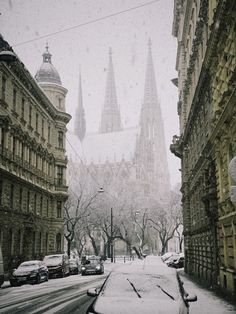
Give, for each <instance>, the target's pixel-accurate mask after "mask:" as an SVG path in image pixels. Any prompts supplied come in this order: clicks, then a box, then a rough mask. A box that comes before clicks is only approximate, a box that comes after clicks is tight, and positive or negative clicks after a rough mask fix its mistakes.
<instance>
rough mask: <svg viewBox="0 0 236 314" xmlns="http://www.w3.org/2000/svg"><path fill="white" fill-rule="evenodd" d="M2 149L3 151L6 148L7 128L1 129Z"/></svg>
mask: <svg viewBox="0 0 236 314" xmlns="http://www.w3.org/2000/svg"><path fill="white" fill-rule="evenodd" d="M0 131H2V132H1V151H2V152H3V150H4V148H5V135H6V131H5V129H1V130H0Z"/></svg>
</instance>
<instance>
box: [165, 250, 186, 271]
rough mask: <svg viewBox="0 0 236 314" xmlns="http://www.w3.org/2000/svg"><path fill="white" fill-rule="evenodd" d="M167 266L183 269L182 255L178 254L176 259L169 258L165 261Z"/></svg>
mask: <svg viewBox="0 0 236 314" xmlns="http://www.w3.org/2000/svg"><path fill="white" fill-rule="evenodd" d="M167 265H168V266H169V267H173V268H182V267H184V254H183V253H180V254H179V255H178V256H177V258H176V257H175V258H172V257H171V258H170V259H168V260H167Z"/></svg>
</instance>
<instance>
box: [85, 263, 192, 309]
mask: <svg viewBox="0 0 236 314" xmlns="http://www.w3.org/2000/svg"><path fill="white" fill-rule="evenodd" d="M146 266H147V265H140V267H139V268H138V267H136V266H133V265H127V268H126V269H124V268H123V267H122V269H121V268H119V269H118V270H117V271H116V270H115V271H113V272H112V273H111V274H110V275H109V276H108V277H107V280H106V281H105V282H104V284H103V286H102V288H101V289H100V290H98V289H89V290H88V291H87V294H88V296H93V297H97V298H96V299H95V300H94V302H93V303H92V305H91V306H90V307H89V309H88V310H87V314H92V313H93V314H111V313H112V314H121V313H127V314H128V313H130V314H153V313H155V314H159V313H161V314H188V313H189V302H194V301H196V300H197V297H196V296H195V295H193V296H190V295H188V293H187V292H186V291H185V289H184V286H183V282H182V280H180V278H179V275H178V273H177V271H176V270H175V269H173V268H169V267H166V265H165V264H163V263H162V262H160V263H159V265H157V266H156V267H153V266H152V265H151V266H150V267H149V268H148V267H146Z"/></svg>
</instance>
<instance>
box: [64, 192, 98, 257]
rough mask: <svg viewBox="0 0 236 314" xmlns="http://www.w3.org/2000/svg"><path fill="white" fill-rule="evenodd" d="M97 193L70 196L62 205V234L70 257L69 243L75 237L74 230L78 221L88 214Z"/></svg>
mask: <svg viewBox="0 0 236 314" xmlns="http://www.w3.org/2000/svg"><path fill="white" fill-rule="evenodd" d="M96 197H97V193H96V194H94V195H90V196H89V195H86V196H84V195H83V193H82V192H81V193H80V195H79V196H72V195H71V196H70V197H69V199H68V200H67V202H66V203H65V206H64V215H65V217H64V236H65V238H66V240H67V254H68V256H69V257H70V250H71V244H72V242H73V241H74V239H75V231H76V227H77V225H78V223H79V222H80V221H82V220H83V221H85V219H86V218H87V217H88V216H89V215H90V213H91V210H92V208H93V205H94V203H95V199H96Z"/></svg>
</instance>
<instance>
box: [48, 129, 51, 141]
mask: <svg viewBox="0 0 236 314" xmlns="http://www.w3.org/2000/svg"><path fill="white" fill-rule="evenodd" d="M50 139H51V127H50V125H49V126H48V143H50Z"/></svg>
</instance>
